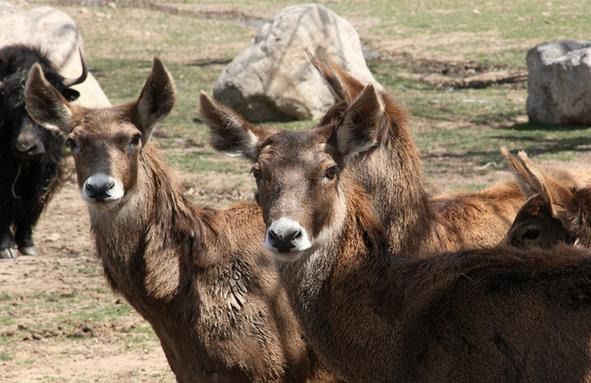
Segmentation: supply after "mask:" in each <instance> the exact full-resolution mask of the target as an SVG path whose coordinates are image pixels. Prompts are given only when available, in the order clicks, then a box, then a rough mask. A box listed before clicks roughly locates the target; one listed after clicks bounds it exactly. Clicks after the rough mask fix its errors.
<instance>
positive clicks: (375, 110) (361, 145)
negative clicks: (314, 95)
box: [336, 84, 385, 158]
mask: <svg viewBox="0 0 591 383" xmlns="http://www.w3.org/2000/svg"><path fill="white" fill-rule="evenodd" d="M384 119H385V113H384V105H383V103H382V100H381V99H380V95H379V94H378V92H377V91H376V89H375V88H374V86H373V85H372V84H369V85H367V86H366V87H365V88H364V89H363V92H361V94H360V95H359V97H357V98H356V99H355V100H354V101H353V102H352V103H351V105H350V106H349V107H348V108H347V110H346V111H345V114H344V116H343V123H342V124H341V126H339V127H338V128H337V129H336V143H337V149H338V151H339V153H340V154H341V155H343V156H344V157H345V158H347V157H349V156H351V155H353V154H356V153H362V152H365V151H367V150H369V149H371V148H373V147H375V146H377V145H378V143H379V137H380V133H381V131H382V129H384V126H383V123H384Z"/></svg>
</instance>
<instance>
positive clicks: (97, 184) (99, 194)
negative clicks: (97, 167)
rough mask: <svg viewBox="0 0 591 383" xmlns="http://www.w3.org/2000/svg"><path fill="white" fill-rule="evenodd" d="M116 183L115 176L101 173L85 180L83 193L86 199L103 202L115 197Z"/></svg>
mask: <svg viewBox="0 0 591 383" xmlns="http://www.w3.org/2000/svg"><path fill="white" fill-rule="evenodd" d="M115 186H116V183H115V180H114V179H113V177H110V176H107V175H103V174H99V175H94V176H92V177H89V178H88V179H87V180H86V182H84V187H83V190H82V194H83V196H84V197H86V199H89V200H93V201H98V202H102V201H105V200H107V199H113V195H112V194H113V193H112V191H113V189H115Z"/></svg>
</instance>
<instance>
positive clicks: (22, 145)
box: [16, 141, 37, 153]
mask: <svg viewBox="0 0 591 383" xmlns="http://www.w3.org/2000/svg"><path fill="white" fill-rule="evenodd" d="M16 150H18V151H19V152H21V153H32V152H35V151H36V150H37V144H36V143H34V142H27V141H23V142H17V144H16Z"/></svg>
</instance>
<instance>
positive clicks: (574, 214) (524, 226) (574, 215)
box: [502, 148, 591, 249]
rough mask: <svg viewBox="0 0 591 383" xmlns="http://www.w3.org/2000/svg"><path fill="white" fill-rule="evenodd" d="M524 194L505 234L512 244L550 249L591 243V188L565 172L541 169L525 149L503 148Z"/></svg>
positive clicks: (590, 244) (585, 245) (586, 245)
mask: <svg viewBox="0 0 591 383" xmlns="http://www.w3.org/2000/svg"><path fill="white" fill-rule="evenodd" d="M502 152H503V155H504V156H505V159H506V160H507V163H508V164H509V165H510V167H511V169H512V170H513V172H514V174H515V176H516V178H517V182H518V184H519V185H520V187H521V189H522V191H523V193H524V194H525V195H526V196H527V197H529V199H528V200H527V202H526V203H525V204H524V205H523V207H522V208H521V209H520V210H519V212H518V213H517V216H516V218H515V221H514V222H513V225H512V226H511V228H510V230H509V232H508V234H507V243H509V244H510V245H512V246H515V247H522V248H526V247H541V248H544V249H548V248H551V247H553V246H555V245H557V244H559V243H566V244H575V243H576V244H579V245H581V246H584V247H589V246H591V225H590V221H589V218H590V217H591V188H589V187H581V186H579V185H578V183H577V182H576V181H575V180H574V179H572V178H570V177H569V176H568V174H565V175H564V177H561V178H556V177H552V176H550V175H548V174H545V173H543V172H541V171H540V170H539V169H538V168H537V167H536V166H535V165H534V164H533V163H532V162H531V161H530V160H529V158H528V157H527V155H526V154H525V152H520V153H519V154H518V156H514V155H512V154H510V153H509V152H508V151H507V149H505V148H503V149H502Z"/></svg>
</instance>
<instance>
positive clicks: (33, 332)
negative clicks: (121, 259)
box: [0, 181, 174, 383]
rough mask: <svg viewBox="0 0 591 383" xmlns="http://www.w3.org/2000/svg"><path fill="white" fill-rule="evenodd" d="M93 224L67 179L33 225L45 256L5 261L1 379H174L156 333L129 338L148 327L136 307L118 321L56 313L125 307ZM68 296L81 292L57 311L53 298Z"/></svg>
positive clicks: (0, 287)
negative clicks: (98, 253) (111, 283)
mask: <svg viewBox="0 0 591 383" xmlns="http://www.w3.org/2000/svg"><path fill="white" fill-rule="evenodd" d="M89 227H90V226H89V222H88V213H87V211H86V207H85V205H84V202H83V201H82V199H81V198H80V195H79V192H78V189H77V185H75V184H74V182H73V181H69V182H68V183H66V184H65V185H64V187H63V189H62V190H61V191H60V192H59V193H58V194H57V196H56V197H55V199H54V200H53V201H52V203H51V204H50V205H49V208H48V210H47V211H46V213H45V214H44V216H43V217H42V219H41V221H40V222H39V224H38V226H37V230H36V231H35V237H36V238H37V245H38V246H39V249H40V251H41V255H40V256H39V257H35V258H31V257H19V258H18V259H17V260H16V261H2V262H1V263H0V294H2V295H1V296H0V297H1V298H0V299H1V302H2V306H3V307H4V308H6V309H8V310H9V311H10V310H12V311H13V313H12V314H13V315H12V318H13V321H8V323H2V322H0V336H1V337H2V342H1V343H0V355H3V357H2V359H0V382H3V383H9V382H14V383H17V382H18V383H24V382H155V381H158V382H172V381H174V378H173V375H172V373H171V372H170V371H169V369H168V365H167V363H166V359H165V357H164V354H163V352H162V350H161V348H160V345H159V344H158V342H157V340H156V339H155V338H154V337H153V336H150V339H148V340H147V341H145V342H141V344H139V345H138V344H134V342H130V343H131V344H128V341H126V340H125V338H129V336H127V337H126V335H127V334H129V333H130V331H131V330H134V329H137V328H142V327H143V328H146V327H147V324H145V322H144V321H143V319H142V318H141V317H139V316H138V315H137V314H135V312H134V311H133V310H131V309H126V310H124V312H125V315H122V316H119V317H117V318H116V319H115V320H114V319H112V318H110V317H108V316H106V315H105V316H104V317H103V318H94V317H93V316H92V315H89V317H84V316H82V317H80V318H77V319H73V320H71V319H59V318H56V317H58V316H59V317H61V318H64V317H68V316H70V317H72V316H73V317H75V316H76V313H77V312H82V313H85V312H87V311H88V309H89V307H93V305H95V304H96V305H99V306H107V307H108V306H112V307H116V306H127V305H126V304H125V303H124V302H122V299H121V298H119V297H117V296H115V295H113V294H112V293H111V292H110V291H109V290H108V287H107V285H106V282H105V279H104V278H103V276H102V273H101V268H100V265H99V262H98V260H97V258H96V257H95V255H94V249H93V244H92V242H91V236H90V231H89ZM81 271H82V272H81ZM39 296H41V297H42V299H36V298H37V297H39ZM64 297H65V298H68V297H77V299H71V300H68V302H69V301H72V302H71V303H72V304H71V305H66V306H65V307H63V308H61V310H56V307H54V306H53V305H51V303H52V302H55V301H56V300H58V299H60V298H64ZM30 298H32V300H33V301H34V303H35V304H31V303H30V300H31V299H30ZM78 298H79V299H78ZM6 300H9V302H6ZM44 303H47V304H44ZM8 314H9V317H10V316H11V315H10V314H11V313H10V312H9V313H8ZM64 314H66V315H64ZM67 314H71V315H67ZM5 322H6V321H5ZM73 340H75V341H73ZM128 340H129V339H128ZM3 348H4V350H3ZM9 349H10V354H8V355H7V352H8V350H9Z"/></svg>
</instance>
